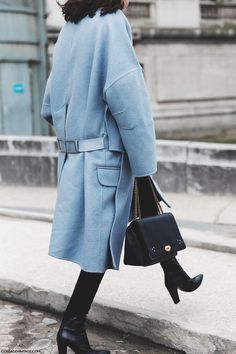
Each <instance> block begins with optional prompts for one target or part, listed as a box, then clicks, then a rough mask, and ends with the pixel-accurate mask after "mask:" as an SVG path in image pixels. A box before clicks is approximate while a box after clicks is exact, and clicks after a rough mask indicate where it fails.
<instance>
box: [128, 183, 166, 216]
mask: <svg viewBox="0 0 236 354" xmlns="http://www.w3.org/2000/svg"><path fill="white" fill-rule="evenodd" d="M147 178H148V181H149V184H150V187H151V191H152V194H153V197H154V200H155V202H156V206H157V214H163V213H164V211H163V209H162V207H161V205H160V202H159V200H158V198H157V196H156V193H155V191H154V189H153V185H152V183H151V181H150V178H149V176H147ZM134 216H135V219H136V218H137V217H139V218H141V208H140V198H139V192H138V180H137V178H136V177H135V180H134Z"/></svg>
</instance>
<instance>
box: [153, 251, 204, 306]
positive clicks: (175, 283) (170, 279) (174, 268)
mask: <svg viewBox="0 0 236 354" xmlns="http://www.w3.org/2000/svg"><path fill="white" fill-rule="evenodd" d="M160 264H161V266H162V269H163V271H164V273H165V286H166V288H167V290H168V291H169V293H170V296H171V297H172V300H173V301H174V303H175V304H178V303H179V302H180V299H179V295H178V289H179V290H182V291H187V292H191V291H194V290H196V289H197V288H198V287H199V286H200V285H201V283H202V279H203V274H198V275H196V276H195V277H193V278H190V277H189V276H188V274H187V273H186V272H185V271H184V270H183V268H182V267H181V265H180V264H179V263H178V261H177V259H176V258H175V257H173V258H171V259H170V260H168V261H165V262H161V263H160Z"/></svg>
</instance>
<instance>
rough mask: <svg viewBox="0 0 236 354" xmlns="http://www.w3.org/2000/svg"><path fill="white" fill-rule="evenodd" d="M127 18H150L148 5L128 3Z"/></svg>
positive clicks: (144, 3)
mask: <svg viewBox="0 0 236 354" xmlns="http://www.w3.org/2000/svg"><path fill="white" fill-rule="evenodd" d="M127 15H128V17H135V18H150V17H151V13H150V4H149V3H147V2H137V3H135V2H130V3H129V7H128V8H127Z"/></svg>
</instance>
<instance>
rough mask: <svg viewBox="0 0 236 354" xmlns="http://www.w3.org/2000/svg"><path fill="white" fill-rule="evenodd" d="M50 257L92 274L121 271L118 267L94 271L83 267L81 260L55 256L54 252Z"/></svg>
mask: <svg viewBox="0 0 236 354" xmlns="http://www.w3.org/2000/svg"><path fill="white" fill-rule="evenodd" d="M48 255H49V256H50V257H54V258H57V259H61V260H64V261H68V262H71V263H75V264H77V265H79V266H80V268H81V269H83V270H84V271H85V272H91V273H105V271H106V270H108V269H111V270H119V267H118V268H117V267H114V268H112V267H106V268H103V269H102V270H101V269H98V268H96V269H94V268H89V267H87V266H85V265H83V263H82V262H81V261H79V260H75V259H72V258H67V257H65V256H60V255H58V254H55V253H52V252H51V253H48Z"/></svg>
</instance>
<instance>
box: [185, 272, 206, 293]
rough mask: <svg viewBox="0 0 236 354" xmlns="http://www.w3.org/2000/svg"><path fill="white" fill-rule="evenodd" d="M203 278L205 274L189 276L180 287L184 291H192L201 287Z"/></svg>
mask: <svg viewBox="0 0 236 354" xmlns="http://www.w3.org/2000/svg"><path fill="white" fill-rule="evenodd" d="M202 279H203V274H198V275H196V276H195V277H193V278H189V279H187V280H185V281H184V282H183V283H182V284H181V285H180V286H179V289H180V290H182V291H186V292H191V291H194V290H196V289H197V288H199V286H200V285H201V283H202Z"/></svg>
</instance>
